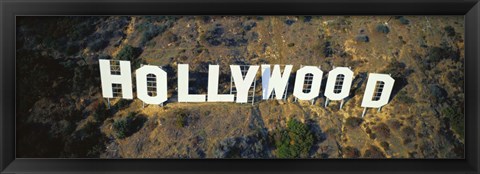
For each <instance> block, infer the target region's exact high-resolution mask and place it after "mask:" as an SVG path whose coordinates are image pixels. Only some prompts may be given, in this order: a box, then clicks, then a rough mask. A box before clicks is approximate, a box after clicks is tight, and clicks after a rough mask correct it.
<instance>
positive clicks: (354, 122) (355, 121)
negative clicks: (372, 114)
mask: <svg viewBox="0 0 480 174" xmlns="http://www.w3.org/2000/svg"><path fill="white" fill-rule="evenodd" d="M362 122H363V118H359V117H348V118H347V120H346V121H345V123H346V125H347V126H348V127H350V128H356V127H358V126H360V124H362Z"/></svg>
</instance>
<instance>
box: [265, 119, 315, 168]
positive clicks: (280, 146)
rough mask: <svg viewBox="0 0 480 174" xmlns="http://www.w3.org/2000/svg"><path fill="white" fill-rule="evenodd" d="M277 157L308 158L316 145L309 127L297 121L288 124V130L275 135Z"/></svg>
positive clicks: (293, 120)
mask: <svg viewBox="0 0 480 174" xmlns="http://www.w3.org/2000/svg"><path fill="white" fill-rule="evenodd" d="M274 139H275V146H276V147H277V157H279V158H306V157H308V156H309V152H310V149H311V148H312V146H313V144H314V137H313V134H312V132H311V131H310V130H309V129H308V127H307V125H306V124H304V123H301V122H299V121H297V120H295V119H291V120H289V121H288V122H287V128H286V129H285V130H282V131H280V132H279V133H277V134H275V135H274Z"/></svg>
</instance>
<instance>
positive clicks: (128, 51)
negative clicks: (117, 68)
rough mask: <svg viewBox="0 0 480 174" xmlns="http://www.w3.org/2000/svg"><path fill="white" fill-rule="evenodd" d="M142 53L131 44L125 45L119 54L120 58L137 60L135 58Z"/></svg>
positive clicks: (118, 57)
mask: <svg viewBox="0 0 480 174" xmlns="http://www.w3.org/2000/svg"><path fill="white" fill-rule="evenodd" d="M139 55H140V49H138V48H134V47H132V46H130V45H127V46H125V47H123V48H122V49H121V50H120V52H118V54H117V57H116V58H117V59H118V60H129V61H135V59H136V58H137V57H138V56H139Z"/></svg>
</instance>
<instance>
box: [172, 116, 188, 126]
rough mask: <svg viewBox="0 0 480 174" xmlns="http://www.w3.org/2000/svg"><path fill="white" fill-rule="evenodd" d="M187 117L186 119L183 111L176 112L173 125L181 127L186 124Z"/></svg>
mask: <svg viewBox="0 0 480 174" xmlns="http://www.w3.org/2000/svg"><path fill="white" fill-rule="evenodd" d="M187 119H188V116H187V115H186V114H184V113H182V114H177V118H176V119H175V126H177V128H182V127H185V126H187Z"/></svg>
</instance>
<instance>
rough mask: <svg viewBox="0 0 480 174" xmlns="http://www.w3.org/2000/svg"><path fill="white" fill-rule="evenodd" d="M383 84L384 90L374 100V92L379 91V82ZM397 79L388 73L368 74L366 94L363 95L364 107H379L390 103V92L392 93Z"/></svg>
mask: <svg viewBox="0 0 480 174" xmlns="http://www.w3.org/2000/svg"><path fill="white" fill-rule="evenodd" d="M382 82H383V83H384V84H383V90H382V91H381V94H379V95H380V96H378V97H379V98H378V100H373V97H374V93H376V92H377V89H376V88H377V84H381V83H382ZM394 83H395V80H394V79H393V78H392V77H390V75H387V74H375V73H370V74H369V75H368V82H367V87H366V89H365V94H364V95H363V100H362V107H369V108H379V107H382V106H383V105H386V104H387V103H388V100H389V99H390V94H391V93H392V89H393V84H394Z"/></svg>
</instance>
